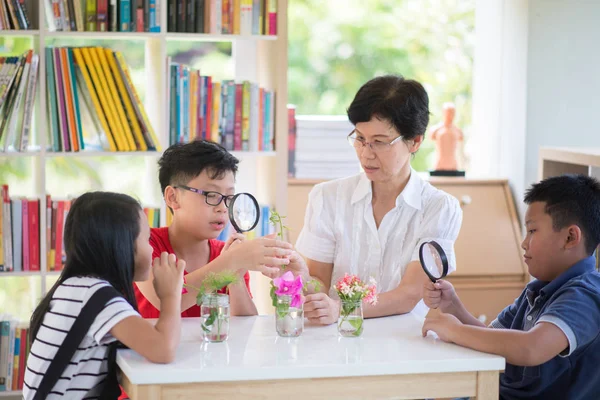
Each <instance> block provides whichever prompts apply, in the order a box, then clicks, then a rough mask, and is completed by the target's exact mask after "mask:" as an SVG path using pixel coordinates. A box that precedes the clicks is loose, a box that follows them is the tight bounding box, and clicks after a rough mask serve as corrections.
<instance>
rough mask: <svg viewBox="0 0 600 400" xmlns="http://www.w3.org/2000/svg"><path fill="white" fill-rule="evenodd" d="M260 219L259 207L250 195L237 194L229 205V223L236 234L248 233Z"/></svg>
mask: <svg viewBox="0 0 600 400" xmlns="http://www.w3.org/2000/svg"><path fill="white" fill-rule="evenodd" d="M259 219H260V207H259V205H258V201H256V198H255V197H254V196H252V195H251V194H250V193H238V194H236V195H235V196H233V199H231V203H230V204H229V221H230V222H231V225H232V226H233V227H234V229H235V230H236V231H237V233H242V232H248V231H251V230H252V229H254V228H255V227H256V225H257V224H258V220H259Z"/></svg>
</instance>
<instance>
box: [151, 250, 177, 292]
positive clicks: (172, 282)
mask: <svg viewBox="0 0 600 400" xmlns="http://www.w3.org/2000/svg"><path fill="white" fill-rule="evenodd" d="M184 270H185V261H183V260H179V261H176V257H175V254H168V253H167V252H166V251H163V252H162V253H161V254H160V258H158V257H157V258H155V259H154V261H153V262H152V274H154V280H153V281H152V284H153V285H154V291H155V292H156V295H157V296H158V298H159V299H161V300H162V299H164V298H166V297H169V296H173V295H181V288H182V287H183V271H184Z"/></svg>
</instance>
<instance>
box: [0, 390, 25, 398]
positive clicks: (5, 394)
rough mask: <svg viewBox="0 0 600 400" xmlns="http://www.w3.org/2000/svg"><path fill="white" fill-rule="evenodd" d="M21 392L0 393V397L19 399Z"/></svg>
mask: <svg viewBox="0 0 600 400" xmlns="http://www.w3.org/2000/svg"><path fill="white" fill-rule="evenodd" d="M21 396H23V392H22V391H21V390H12V391H10V392H0V397H21Z"/></svg>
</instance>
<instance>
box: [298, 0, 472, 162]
mask: <svg viewBox="0 0 600 400" xmlns="http://www.w3.org/2000/svg"><path fill="white" fill-rule="evenodd" d="M288 18H289V47H288V56H289V65H288V85H289V86H288V90H289V100H288V102H289V103H291V104H295V105H296V106H297V113H298V114H299V115H303V114H304V115H306V114H313V115H330V114H334V115H339V114H345V113H346V108H347V107H348V105H349V104H350V102H351V101H352V99H353V98H354V95H355V94H356V91H357V90H358V89H359V88H360V86H361V85H362V84H364V83H365V82H367V81H368V80H369V79H371V78H373V77H375V76H378V75H383V74H388V73H395V74H401V75H403V76H405V77H407V78H412V79H416V80H418V81H419V82H421V83H422V84H423V85H424V86H425V88H426V89H427V92H428V94H429V99H430V112H431V123H430V126H431V125H433V124H435V123H437V122H439V121H440V117H441V111H442V104H443V103H444V102H446V101H452V102H454V103H455V104H456V109H457V115H456V120H455V122H456V124H457V125H458V126H459V127H461V128H462V129H463V131H465V135H467V136H468V131H469V125H470V123H471V81H472V72H471V70H472V65H473V43H474V24H475V1H474V0H329V1H327V2H323V1H320V0H290V2H289V13H288ZM432 152H433V144H432V143H431V142H429V141H427V140H426V141H425V143H424V145H423V146H422V147H421V150H420V151H419V153H418V154H417V156H416V158H415V160H413V166H414V167H415V168H416V169H417V170H426V169H427V167H428V166H431V162H430V160H429V156H430V155H431V154H432Z"/></svg>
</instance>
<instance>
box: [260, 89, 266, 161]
mask: <svg viewBox="0 0 600 400" xmlns="http://www.w3.org/2000/svg"><path fill="white" fill-rule="evenodd" d="M258 103H259V104H258V150H259V151H263V150H264V149H265V138H264V132H265V89H263V88H260V89H259V91H258Z"/></svg>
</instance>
